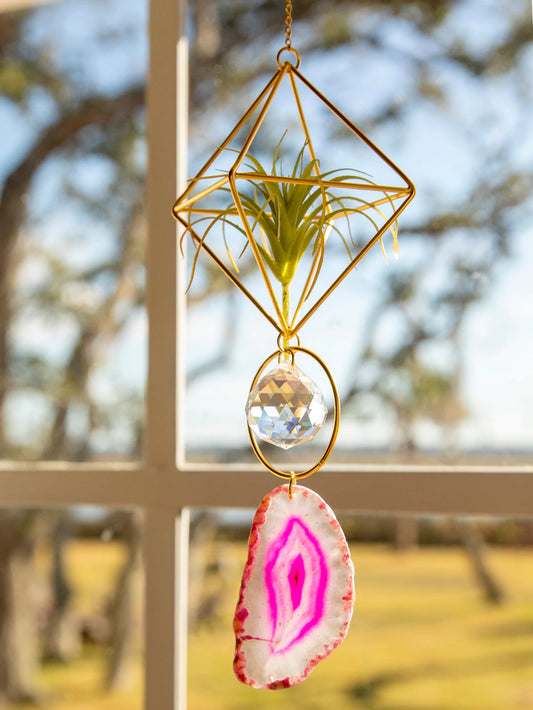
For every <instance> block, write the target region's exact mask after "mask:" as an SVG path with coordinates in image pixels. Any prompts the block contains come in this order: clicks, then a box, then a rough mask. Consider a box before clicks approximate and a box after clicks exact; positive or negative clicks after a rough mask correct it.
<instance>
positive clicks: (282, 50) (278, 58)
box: [276, 47, 300, 69]
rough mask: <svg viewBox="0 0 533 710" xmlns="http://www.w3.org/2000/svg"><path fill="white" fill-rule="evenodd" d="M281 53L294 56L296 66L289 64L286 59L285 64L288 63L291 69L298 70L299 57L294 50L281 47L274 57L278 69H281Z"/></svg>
mask: <svg viewBox="0 0 533 710" xmlns="http://www.w3.org/2000/svg"><path fill="white" fill-rule="evenodd" d="M283 52H290V53H291V54H294V56H295V57H296V64H291V63H290V62H289V60H288V59H286V60H285V62H288V63H289V64H291V67H294V68H295V69H298V67H299V66H300V55H299V54H298V52H297V51H296V50H295V49H294V47H282V48H281V49H280V50H279V52H278V54H277V57H276V59H277V62H278V67H279V68H280V69H281V55H282V54H283Z"/></svg>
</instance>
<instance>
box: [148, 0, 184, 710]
mask: <svg viewBox="0 0 533 710" xmlns="http://www.w3.org/2000/svg"><path fill="white" fill-rule="evenodd" d="M184 15H185V0H150V24H149V41H150V69H149V77H148V88H147V140H148V174H147V225H148V253H147V313H148V324H149V329H148V332H149V336H148V353H149V357H148V384H147V393H146V439H145V447H144V453H145V460H144V465H145V472H144V475H145V476H146V485H147V486H150V487H156V489H157V490H158V491H159V492H160V493H161V495H163V496H164V500H165V501H168V492H170V491H174V498H175V499H174V500H172V501H168V503H169V504H170V505H168V504H165V505H163V506H161V505H159V506H158V505H151V506H150V505H149V506H146V507H145V508H144V536H145V539H144V553H145V570H146V575H145V626H146V632H145V633H146V635H145V654H146V665H145V710H185V708H186V667H187V664H186V652H187V644H186V637H187V623H186V619H187V587H188V529H189V523H188V512H187V510H186V509H184V508H183V504H184V501H183V500H180V497H181V496H180V494H179V491H180V490H181V486H178V488H177V489H176V487H175V484H176V476H177V475H178V476H179V472H177V471H176V451H177V448H176V436H177V427H176V423H177V411H178V406H177V405H178V402H177V395H178V392H179V390H180V389H181V387H180V386H179V384H180V381H181V380H183V375H182V367H181V362H180V360H179V358H178V357H177V356H178V352H181V350H180V349H179V348H178V342H177V335H178V333H177V324H178V322H179V320H180V313H179V312H178V310H179V309H180V310H183V303H182V301H183V297H180V298H178V297H177V294H178V292H179V291H182V290H183V289H181V288H180V289H178V288H177V279H178V266H177V249H176V246H177V245H176V229H175V226H174V224H175V223H174V220H173V219H172V217H171V207H172V204H173V203H174V200H175V198H176V195H177V193H178V187H179V182H180V181H181V180H182V179H183V175H184V173H185V161H186V143H187V125H186V121H187V116H188V108H187V62H186V51H187V49H186V39H185V31H184V25H185V23H184ZM176 156H178V162H176ZM180 268H181V267H180ZM180 330H182V326H180ZM176 490H177V491H178V493H177V494H176Z"/></svg>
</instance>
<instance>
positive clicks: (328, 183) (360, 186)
mask: <svg viewBox="0 0 533 710" xmlns="http://www.w3.org/2000/svg"><path fill="white" fill-rule="evenodd" d="M234 175H235V178H239V179H242V180H249V181H250V182H281V183H287V184H291V185H316V186H317V187H320V186H321V185H323V186H324V187H340V188H342V189H347V190H371V191H374V192H398V193H399V195H406V194H407V193H408V192H409V188H407V187H398V186H392V185H374V184H372V183H367V182H362V183H359V182H344V181H343V182H340V181H339V180H320V182H318V181H317V180H315V179H313V178H296V177H292V176H289V175H287V176H285V175H263V174H261V173H241V172H236V173H234Z"/></svg>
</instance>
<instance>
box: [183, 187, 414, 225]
mask: <svg viewBox="0 0 533 710" xmlns="http://www.w3.org/2000/svg"><path fill="white" fill-rule="evenodd" d="M408 194H409V191H408V190H404V191H403V192H402V194H401V195H394V196H393V197H382V198H381V199H380V200H375V201H374V202H364V203H363V204H362V205H361V206H360V207H353V208H346V209H345V210H344V212H342V213H340V214H336V215H333V216H332V217H330V218H329V219H330V221H331V222H334V221H335V220H336V219H341V218H342V217H346V216H347V215H350V214H355V213H357V212H364V211H365V210H369V209H373V208H374V207H377V206H378V205H385V204H387V205H390V204H391V200H398V199H399V198H400V197H406V196H407V195H408ZM354 199H356V198H354ZM224 211H225V212H226V214H228V215H232V216H235V215H237V214H238V212H237V209H228V210H224ZM180 212H187V214H198V215H202V214H204V215H215V216H216V215H219V214H220V210H219V209H215V208H212V209H207V208H204V207H189V208H187V209H186V210H180ZM264 214H265V215H266V216H267V217H271V216H272V212H265V213H264Z"/></svg>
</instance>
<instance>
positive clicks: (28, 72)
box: [0, 0, 147, 461]
mask: <svg viewBox="0 0 533 710" xmlns="http://www.w3.org/2000/svg"><path fill="white" fill-rule="evenodd" d="M146 6H147V3H146V2H144V0H135V1H134V2H131V1H130V0H109V1H106V2H100V1H98V0H97V1H93V0H67V1H66V2H56V3H51V4H46V3H44V4H42V5H41V4H39V7H38V8H37V9H31V10H28V11H24V12H22V11H20V12H3V13H0V28H1V32H0V34H1V43H0V52H1V55H2V62H1V69H0V95H1V100H0V121H1V123H2V127H3V131H4V136H9V139H8V140H4V141H3V142H2V148H1V151H0V182H1V184H2V185H3V192H2V194H1V198H0V231H1V232H2V245H3V246H2V252H1V256H0V263H1V266H0V292H1V294H2V297H1V299H0V302H1V306H0V457H2V458H8V459H19V460H33V459H41V460H42V459H61V460H72V461H80V460H90V459H95V458H102V457H110V456H113V457H121V458H132V457H133V458H137V457H138V456H139V448H140V443H139V442H140V438H141V437H140V434H141V432H142V421H143V406H144V405H143V397H142V393H143V387H144V380H145V369H146V318H145V311H144V281H145V275H144V237H145V227H144V218H143V203H144V175H145V163H146V158H145V141H144V75H145V68H146V58H147V47H146V37H145V31H146V12H147V10H146Z"/></svg>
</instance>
